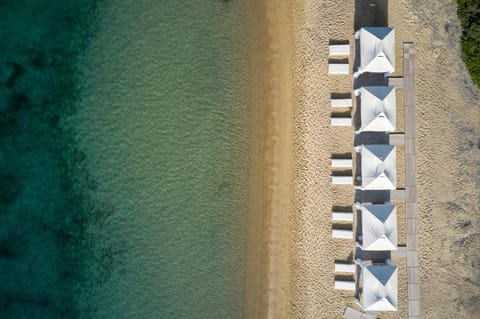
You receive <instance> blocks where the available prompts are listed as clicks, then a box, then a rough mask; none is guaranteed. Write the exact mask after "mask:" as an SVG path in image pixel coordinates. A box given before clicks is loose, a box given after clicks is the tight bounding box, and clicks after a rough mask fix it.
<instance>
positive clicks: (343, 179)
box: [332, 175, 353, 185]
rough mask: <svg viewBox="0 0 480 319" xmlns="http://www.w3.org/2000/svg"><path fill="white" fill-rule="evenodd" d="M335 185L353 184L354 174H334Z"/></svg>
mask: <svg viewBox="0 0 480 319" xmlns="http://www.w3.org/2000/svg"><path fill="white" fill-rule="evenodd" d="M332 184H333V185H352V184H353V178H352V176H335V175H334V176H332Z"/></svg>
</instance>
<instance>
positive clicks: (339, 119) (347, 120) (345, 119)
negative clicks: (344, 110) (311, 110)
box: [330, 117, 352, 126]
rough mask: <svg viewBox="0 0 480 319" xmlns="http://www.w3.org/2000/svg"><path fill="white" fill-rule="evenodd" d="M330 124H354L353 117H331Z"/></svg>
mask: <svg viewBox="0 0 480 319" xmlns="http://www.w3.org/2000/svg"><path fill="white" fill-rule="evenodd" d="M330 124H331V125H332V126H352V118H351V117H331V118H330Z"/></svg>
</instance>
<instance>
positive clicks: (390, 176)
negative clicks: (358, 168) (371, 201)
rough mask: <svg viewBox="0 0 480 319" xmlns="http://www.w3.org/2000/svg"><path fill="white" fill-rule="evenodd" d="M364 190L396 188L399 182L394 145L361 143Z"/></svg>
mask: <svg viewBox="0 0 480 319" xmlns="http://www.w3.org/2000/svg"><path fill="white" fill-rule="evenodd" d="M355 150H356V151H357V152H360V153H361V159H362V185H361V186H359V187H357V188H359V189H362V190H394V189H396V184H397V177H396V176H397V170H396V154H395V153H396V148H395V146H394V145H387V144H371V145H361V146H359V147H356V148H355Z"/></svg>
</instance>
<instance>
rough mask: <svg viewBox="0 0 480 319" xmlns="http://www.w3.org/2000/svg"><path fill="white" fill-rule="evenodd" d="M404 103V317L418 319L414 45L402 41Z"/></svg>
mask: <svg viewBox="0 0 480 319" xmlns="http://www.w3.org/2000/svg"><path fill="white" fill-rule="evenodd" d="M403 79H404V80H403V89H404V103H405V163H406V171H405V202H406V215H407V281H408V318H409V319H417V318H418V319H419V318H420V281H419V273H418V251H417V177H416V175H417V157H416V150H415V139H416V123H415V113H416V107H415V46H414V44H413V43H404V44H403Z"/></svg>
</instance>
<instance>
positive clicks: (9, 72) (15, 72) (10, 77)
mask: <svg viewBox="0 0 480 319" xmlns="http://www.w3.org/2000/svg"><path fill="white" fill-rule="evenodd" d="M22 73H23V68H22V66H21V65H20V64H18V63H15V62H11V63H7V64H4V65H2V66H1V67H0V83H2V84H4V85H5V86H6V87H7V88H11V87H13V86H14V85H15V82H16V80H17V79H18V77H19V76H20V75H21V74H22ZM2 80H3V81H4V82H2Z"/></svg>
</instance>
